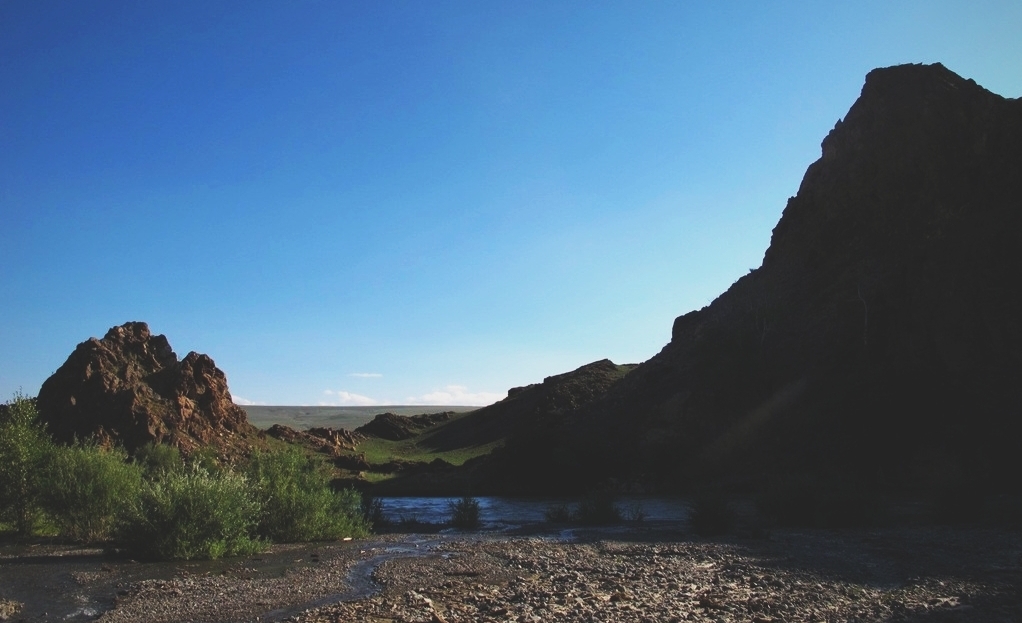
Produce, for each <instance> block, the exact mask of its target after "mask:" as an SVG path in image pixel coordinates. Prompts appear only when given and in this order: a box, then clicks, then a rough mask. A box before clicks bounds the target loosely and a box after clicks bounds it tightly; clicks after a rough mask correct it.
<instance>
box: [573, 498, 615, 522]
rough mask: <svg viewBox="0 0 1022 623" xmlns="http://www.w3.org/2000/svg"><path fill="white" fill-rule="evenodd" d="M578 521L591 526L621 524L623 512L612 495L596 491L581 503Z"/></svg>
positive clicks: (579, 504)
mask: <svg viewBox="0 0 1022 623" xmlns="http://www.w3.org/2000/svg"><path fill="white" fill-rule="evenodd" d="M576 519H578V521H579V522H580V523H583V524H588V525H591V526H598V525H608V524H615V523H621V512H620V511H619V510H618V508H617V505H616V503H615V500H614V495H613V494H612V493H610V492H607V491H595V492H593V493H590V494H589V495H587V496H585V497H583V498H582V499H581V500H580V501H579V503H578V511H577V512H576Z"/></svg>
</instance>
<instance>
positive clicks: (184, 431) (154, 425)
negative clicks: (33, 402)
mask: <svg viewBox="0 0 1022 623" xmlns="http://www.w3.org/2000/svg"><path fill="white" fill-rule="evenodd" d="M37 404H38V408H39V415H40V418H41V419H42V421H43V422H45V423H46V424H47V427H48V430H49V431H50V433H51V434H52V435H53V436H54V438H56V439H57V440H59V441H63V442H71V441H73V440H74V439H76V438H77V439H82V440H84V439H97V440H99V441H100V442H101V443H104V444H120V445H123V446H124V447H125V448H126V449H127V450H128V451H133V450H135V449H136V448H138V447H140V446H143V445H145V444H147V443H169V444H173V445H175V446H177V447H179V448H180V449H181V450H182V451H183V452H185V453H186V454H187V453H190V452H191V451H193V450H195V449H198V448H203V447H213V448H214V449H216V450H217V451H218V452H219V453H220V454H222V455H225V456H238V455H242V454H245V453H247V452H248V451H249V449H250V448H251V447H252V444H253V442H255V440H256V438H257V436H258V431H257V430H256V429H255V427H254V426H252V425H251V424H249V423H248V419H247V417H246V415H245V412H244V411H243V410H242V409H241V407H238V406H237V405H235V404H234V402H233V401H232V400H231V394H230V391H229V390H228V388H227V377H226V376H225V375H224V373H223V371H222V370H220V369H219V368H217V367H216V364H214V363H213V360H212V359H210V358H209V357H208V356H207V355H202V354H199V353H195V352H192V353H188V355H187V356H185V358H184V359H182V360H179V359H178V357H177V355H176V354H175V353H174V351H173V349H171V347H170V343H169V342H168V341H167V338H166V337H165V336H163V335H153V334H152V333H151V332H150V330H149V326H148V325H147V324H145V323H144V322H129V323H126V324H124V325H121V326H119V327H113V328H111V329H110V330H109V331H107V333H106V335H105V336H104V337H103V338H102V339H96V338H90V339H89V340H86V341H85V342H82V343H81V344H79V345H78V346H77V347H76V348H75V350H74V352H72V353H71V355H70V356H69V357H68V358H67V361H65V362H64V364H63V365H62V366H60V368H58V369H57V371H56V372H54V373H53V375H52V376H50V378H48V379H46V381H45V382H44V383H43V386H42V388H41V389H40V390H39V397H38V400H37ZM256 443H258V442H256Z"/></svg>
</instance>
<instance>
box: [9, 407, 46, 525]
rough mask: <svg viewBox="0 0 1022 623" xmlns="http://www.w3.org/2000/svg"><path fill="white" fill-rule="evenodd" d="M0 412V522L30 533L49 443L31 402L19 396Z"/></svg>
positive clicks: (36, 517)
mask: <svg viewBox="0 0 1022 623" xmlns="http://www.w3.org/2000/svg"><path fill="white" fill-rule="evenodd" d="M2 407H3V408H2V409H0V519H2V520H5V521H9V522H10V523H12V524H13V525H14V528H15V530H17V532H18V534H20V535H23V536H27V535H29V534H31V533H32V530H33V529H34V528H35V525H36V523H37V522H38V520H39V518H40V515H41V505H40V501H41V500H40V495H41V492H42V467H43V465H45V464H46V461H47V459H48V457H49V455H50V453H51V452H52V450H53V443H52V441H51V440H50V438H49V436H48V435H47V434H46V430H45V428H44V427H43V425H42V424H40V423H39V421H38V419H39V414H38V412H37V411H36V407H35V402H34V401H33V400H32V399H30V398H26V397H25V396H23V395H21V394H15V396H14V398H13V399H12V400H11V401H10V402H8V403H7V404H5V405H2Z"/></svg>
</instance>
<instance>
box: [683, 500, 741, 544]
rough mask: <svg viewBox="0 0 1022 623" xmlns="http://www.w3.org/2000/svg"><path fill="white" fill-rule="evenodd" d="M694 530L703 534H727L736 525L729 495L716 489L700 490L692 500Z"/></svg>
mask: <svg viewBox="0 0 1022 623" xmlns="http://www.w3.org/2000/svg"><path fill="white" fill-rule="evenodd" d="M689 525H690V526H691V527H692V531H693V532H695V533H696V534H698V535H701V536H718V535H721V534H727V533H728V532H730V531H731V529H732V528H733V527H734V516H733V515H732V513H731V509H730V507H728V503H727V497H726V496H725V495H724V494H723V493H721V492H719V491H714V490H709V491H703V492H700V493H699V494H698V495H697V496H696V497H695V499H693V501H692V513H691V515H690V516H689Z"/></svg>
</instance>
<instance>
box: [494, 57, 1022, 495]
mask: <svg viewBox="0 0 1022 623" xmlns="http://www.w3.org/2000/svg"><path fill="white" fill-rule="evenodd" d="M1020 434H1022V102H1020V101H1019V100H1017V99H1014V100H1012V99H1005V98H1003V97H1000V96H998V95H995V94H993V93H990V92H989V91H986V90H985V89H983V88H982V87H980V86H978V85H977V84H976V83H975V82H973V81H972V80H966V79H963V78H961V77H959V76H958V75H956V74H954V73H952V72H951V71H949V70H948V69H946V68H945V67H943V66H941V65H939V64H935V65H904V66H898V67H890V68H886V69H877V70H874V71H872V72H870V73H869V75H868V76H867V77H866V82H865V85H864V87H863V89H862V93H861V96H860V97H859V99H858V100H857V101H856V102H855V103H854V105H853V106H852V107H851V109H850V110H849V111H848V114H847V115H846V116H845V118H844V119H843V120H841V121H839V122H838V123H837V125H836V127H835V128H834V129H833V130H832V131H831V132H830V133H829V134H828V136H827V137H826V138H825V139H824V141H823V145H822V155H821V157H820V159H819V160H818V161H816V162H815V163H813V164H812V165H811V166H810V167H809V169H808V170H807V171H806V174H805V177H804V179H803V180H802V184H801V186H800V187H799V190H798V194H797V195H796V196H795V197H793V198H791V199H790V200H789V201H788V204H787V206H786V208H785V209H784V213H783V216H782V217H781V220H780V222H779V223H778V224H777V226H776V227H775V228H774V231H773V237H772V240H771V243H770V247H769V248H768V249H767V251H766V254H765V256H764V259H763V264H762V266H761V267H759V268H758V269H756V270H754V271H751V272H750V273H749V274H748V275H745V276H744V277H742V278H741V279H739V280H738V281H737V282H735V283H734V284H733V285H732V286H731V287H730V288H729V289H728V290H727V291H726V292H725V293H723V294H722V295H721V296H720V297H718V298H717V299H716V300H714V301H713V302H712V303H711V304H710V305H709V306H707V307H705V308H703V309H701V310H697V311H693V312H690V313H688V314H685V315H683V316H681V317H679V318H678V319H677V320H676V321H675V323H674V329H673V336H672V339H671V342H670V343H669V344H668V345H667V346H665V347H664V349H663V350H662V351H661V352H660V353H659V354H658V355H656V356H654V357H653V358H652V359H650V360H649V361H647V362H645V363H643V364H641V365H640V366H639V367H638V368H637V369H636V370H635V371H634V372H632V373H631V374H629V375H628V376H627V377H625V378H624V379H622V380H621V381H620V382H619V383H617V384H616V385H614V386H613V387H611V388H610V390H609V392H608V393H607V395H606V396H605V397H603V398H602V399H600V400H598V401H596V402H595V403H593V404H591V405H589V406H585V407H582V408H580V409H577V410H575V411H573V412H572V413H571V414H570V415H569V416H568V417H566V418H565V420H564V423H563V425H561V426H559V427H558V428H557V429H556V430H553V431H550V436H551V439H552V440H551V441H549V442H547V443H545V444H543V446H542V447H540V448H538V449H537V451H533V450H530V449H528V448H527V447H525V446H524V445H522V444H517V445H516V444H509V447H508V451H507V452H505V456H503V457H501V459H500V462H499V463H498V464H501V465H504V466H505V467H504V468H502V469H501V470H498V471H499V472H500V474H503V475H504V476H507V474H508V473H510V472H511V471H512V470H513V471H514V472H515V474H516V475H515V478H516V479H517V480H518V481H519V482H521V483H522V486H523V487H524V488H532V487H534V486H541V485H543V484H544V483H549V482H551V474H555V475H556V476H554V479H556V480H557V481H558V482H559V483H560V484H562V485H564V486H565V487H568V486H583V485H584V484H585V483H589V484H592V483H594V482H600V481H605V480H606V479H608V478H616V479H624V480H628V479H633V480H641V481H643V482H658V483H660V484H661V485H668V486H686V485H693V484H695V483H699V482H706V481H708V480H718V481H719V480H726V481H729V482H732V483H734V482H757V481H761V480H762V479H764V478H767V477H770V475H778V474H793V473H800V474H814V475H817V476H821V477H827V478H834V479H854V480H857V481H862V482H866V483H869V484H876V483H883V484H885V485H888V486H893V487H927V486H944V485H947V483H952V482H954V483H968V485H969V486H973V485H976V484H977V483H983V485H984V486H990V487H1006V486H1018V484H1019V481H1020V476H1019V475H1020V474H1022V460H1020V457H1022V454H1020V453H1018V452H1017V440H1018V439H1019V438H1020Z"/></svg>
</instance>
